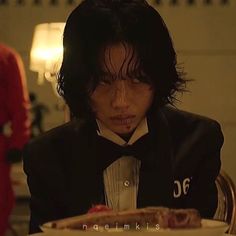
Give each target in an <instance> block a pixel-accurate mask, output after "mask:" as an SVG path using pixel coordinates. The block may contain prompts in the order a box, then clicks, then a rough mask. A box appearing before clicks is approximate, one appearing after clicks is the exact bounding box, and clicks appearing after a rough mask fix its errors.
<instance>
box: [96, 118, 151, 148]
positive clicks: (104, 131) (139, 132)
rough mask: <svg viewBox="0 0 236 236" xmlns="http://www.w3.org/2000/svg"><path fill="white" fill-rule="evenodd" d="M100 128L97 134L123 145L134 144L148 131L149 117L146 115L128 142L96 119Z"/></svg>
mask: <svg viewBox="0 0 236 236" xmlns="http://www.w3.org/2000/svg"><path fill="white" fill-rule="evenodd" d="M96 122H97V125H98V130H97V134H98V135H100V136H102V137H104V138H106V139H108V140H110V141H112V142H114V143H116V144H118V145H121V146H124V145H127V144H129V145H132V144H133V143H135V142H136V141H137V140H138V139H139V138H141V137H142V136H143V135H145V134H147V133H148V125H147V118H146V117H145V118H144V119H143V120H142V121H141V122H140V123H139V125H138V126H137V127H136V129H135V131H134V133H133V134H132V136H131V137H130V139H129V141H128V142H126V141H125V140H124V139H122V138H121V137H120V136H119V135H117V134H116V133H114V132H113V131H111V130H110V129H108V128H107V127H106V126H105V125H104V124H103V123H102V122H101V121H100V120H98V119H96Z"/></svg>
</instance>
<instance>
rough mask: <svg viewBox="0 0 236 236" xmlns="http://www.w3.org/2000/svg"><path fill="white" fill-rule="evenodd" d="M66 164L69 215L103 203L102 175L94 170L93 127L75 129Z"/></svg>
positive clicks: (85, 125)
mask: <svg viewBox="0 0 236 236" xmlns="http://www.w3.org/2000/svg"><path fill="white" fill-rule="evenodd" d="M75 130H76V135H75V137H74V139H73V140H71V142H72V143H73V144H72V145H71V150H70V151H69V152H70V156H68V159H69V158H70V160H69V161H68V162H67V163H68V167H67V187H68V189H67V190H68V194H67V196H68V199H67V201H68V210H69V214H70V215H76V214H81V213H84V212H87V210H88V209H89V208H90V207H91V206H92V204H98V203H99V204H101V203H104V202H103V201H104V197H103V196H104V190H103V180H102V174H101V173H98V171H97V168H96V149H95V139H94V136H95V135H94V132H95V131H94V129H93V126H91V125H89V124H84V125H83V126H82V127H80V128H79V129H76V128H75Z"/></svg>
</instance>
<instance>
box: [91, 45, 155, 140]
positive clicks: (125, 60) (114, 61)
mask: <svg viewBox="0 0 236 236" xmlns="http://www.w3.org/2000/svg"><path fill="white" fill-rule="evenodd" d="M135 58H136V55H135V54H134V55H132V50H131V48H129V46H128V45H123V44H115V45H113V46H110V47H107V48H106V50H105V54H104V65H103V71H104V76H102V79H101V80H100V83H99V84H98V85H97V87H96V88H95V90H94V91H93V92H92V94H91V96H90V99H91V107H92V109H93V111H94V112H95V115H96V118H97V119H98V120H100V121H101V122H102V123H103V124H104V125H105V126H106V127H107V128H109V129H110V130H112V131H113V132H115V133H117V134H119V135H121V136H122V135H124V136H125V135H127V134H130V133H131V132H132V131H133V130H134V129H135V128H136V127H137V125H138V124H139V122H140V121H141V120H142V119H143V118H144V117H145V115H146V112H147V110H148V109H149V107H150V106H151V104H152V100H153V94H154V91H153V89H152V87H151V85H150V84H147V83H144V82H141V81H139V80H138V79H137V78H135V77H134V76H132V75H131V74H132V71H134V70H135V61H137V60H136V59H135ZM134 74H135V73H134Z"/></svg>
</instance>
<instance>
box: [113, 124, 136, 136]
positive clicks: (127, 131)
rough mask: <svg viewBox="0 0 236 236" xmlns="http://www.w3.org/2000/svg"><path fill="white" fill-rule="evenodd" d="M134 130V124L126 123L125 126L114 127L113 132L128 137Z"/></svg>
mask: <svg viewBox="0 0 236 236" xmlns="http://www.w3.org/2000/svg"><path fill="white" fill-rule="evenodd" d="M134 130H135V127H134V126H131V125H126V126H125V127H122V128H116V129H113V132H114V133H116V134H118V135H119V136H121V137H127V136H130V134H132V133H133V132H134Z"/></svg>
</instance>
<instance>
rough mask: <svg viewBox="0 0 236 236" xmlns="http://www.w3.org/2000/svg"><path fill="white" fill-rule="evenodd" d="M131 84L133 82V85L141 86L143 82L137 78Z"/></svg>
mask: <svg viewBox="0 0 236 236" xmlns="http://www.w3.org/2000/svg"><path fill="white" fill-rule="evenodd" d="M131 82H132V83H133V84H140V83H141V81H140V80H139V79H137V78H132V79H131Z"/></svg>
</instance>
